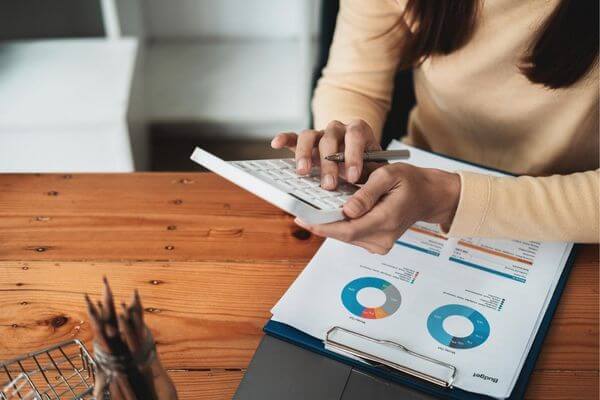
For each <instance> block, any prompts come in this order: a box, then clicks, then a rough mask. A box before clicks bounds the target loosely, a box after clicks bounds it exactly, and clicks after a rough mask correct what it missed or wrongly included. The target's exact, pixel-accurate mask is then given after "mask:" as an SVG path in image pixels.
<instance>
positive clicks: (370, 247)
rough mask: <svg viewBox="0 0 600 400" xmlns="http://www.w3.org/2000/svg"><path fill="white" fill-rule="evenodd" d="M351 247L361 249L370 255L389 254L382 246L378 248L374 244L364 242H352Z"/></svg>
mask: <svg viewBox="0 0 600 400" xmlns="http://www.w3.org/2000/svg"><path fill="white" fill-rule="evenodd" d="M350 244H351V245H354V246H358V247H362V248H363V249H365V250H367V251H368V252H369V253H372V254H381V255H384V254H387V253H388V252H389V250H388V249H385V248H384V247H383V246H380V245H378V244H376V243H371V242H366V241H354V242H351V243H350Z"/></svg>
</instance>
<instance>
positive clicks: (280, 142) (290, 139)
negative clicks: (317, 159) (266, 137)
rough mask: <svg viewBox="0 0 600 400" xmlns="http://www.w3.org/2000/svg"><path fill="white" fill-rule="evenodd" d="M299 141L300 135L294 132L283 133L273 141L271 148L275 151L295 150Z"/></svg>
mask: <svg viewBox="0 0 600 400" xmlns="http://www.w3.org/2000/svg"><path fill="white" fill-rule="evenodd" d="M297 141H298V135H296V134H295V133H293V132H283V133H279V134H277V135H276V136H275V137H274V138H273V140H271V147H272V148H274V149H283V148H284V147H286V148H288V149H292V150H293V149H295V148H296V142H297Z"/></svg>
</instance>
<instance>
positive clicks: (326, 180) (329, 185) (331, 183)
mask: <svg viewBox="0 0 600 400" xmlns="http://www.w3.org/2000/svg"><path fill="white" fill-rule="evenodd" d="M322 185H323V188H325V189H333V188H334V187H335V180H334V179H333V175H329V174H328V175H325V176H324V177H323V183H322Z"/></svg>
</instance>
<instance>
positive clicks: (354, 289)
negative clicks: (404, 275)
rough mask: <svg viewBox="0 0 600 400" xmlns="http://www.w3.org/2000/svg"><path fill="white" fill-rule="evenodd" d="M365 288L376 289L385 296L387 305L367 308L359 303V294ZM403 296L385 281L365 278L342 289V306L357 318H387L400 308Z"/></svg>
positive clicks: (356, 280)
mask: <svg viewBox="0 0 600 400" xmlns="http://www.w3.org/2000/svg"><path fill="white" fill-rule="evenodd" d="M365 288H375V289H379V290H381V291H382V292H383V293H384V294H385V303H384V304H383V305H381V306H380V307H365V306H363V305H362V304H360V302H359V301H358V298H357V295H358V292H359V291H360V290H362V289H365ZM400 302H401V296H400V292H399V291H398V289H397V288H396V287H395V286H394V285H392V284H391V283H389V282H388V281H386V280H385V279H381V278H375V277H364V278H358V279H355V280H353V281H352V282H350V283H348V284H347V285H346V286H345V287H344V289H342V304H344V307H346V309H347V310H348V311H350V312H351V313H352V314H354V315H356V316H357V317H361V318H367V319H380V318H385V317H388V316H390V315H392V314H393V313H395V312H396V311H397V310H398V308H399V307H400Z"/></svg>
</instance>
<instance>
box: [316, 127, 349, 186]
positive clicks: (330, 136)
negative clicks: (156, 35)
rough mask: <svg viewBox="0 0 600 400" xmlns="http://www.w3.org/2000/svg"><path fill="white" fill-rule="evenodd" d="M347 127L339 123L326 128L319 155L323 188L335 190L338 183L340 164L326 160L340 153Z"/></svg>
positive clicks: (320, 142)
mask: <svg viewBox="0 0 600 400" xmlns="http://www.w3.org/2000/svg"><path fill="white" fill-rule="evenodd" d="M345 132H346V126H345V125H344V124H342V123H341V122H338V121H333V122H330V123H329V125H327V128H325V133H324V134H323V137H322V138H321V140H320V141H319V154H320V158H321V187H322V188H323V189H327V190H334V189H335V188H336V186H337V182H338V174H339V169H338V164H337V163H336V162H334V161H329V160H326V159H325V157H327V156H329V155H331V154H335V153H337V152H338V151H339V149H340V146H341V144H342V140H343V137H344V134H345Z"/></svg>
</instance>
